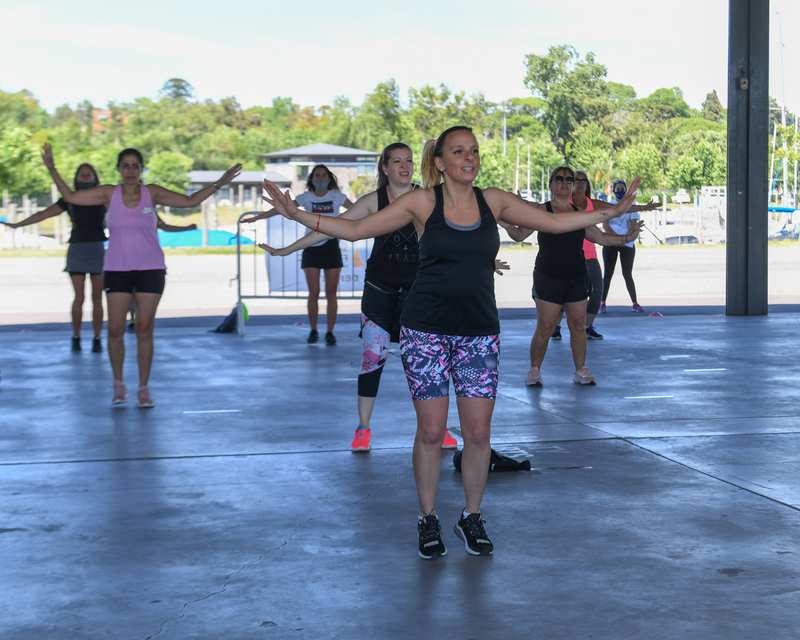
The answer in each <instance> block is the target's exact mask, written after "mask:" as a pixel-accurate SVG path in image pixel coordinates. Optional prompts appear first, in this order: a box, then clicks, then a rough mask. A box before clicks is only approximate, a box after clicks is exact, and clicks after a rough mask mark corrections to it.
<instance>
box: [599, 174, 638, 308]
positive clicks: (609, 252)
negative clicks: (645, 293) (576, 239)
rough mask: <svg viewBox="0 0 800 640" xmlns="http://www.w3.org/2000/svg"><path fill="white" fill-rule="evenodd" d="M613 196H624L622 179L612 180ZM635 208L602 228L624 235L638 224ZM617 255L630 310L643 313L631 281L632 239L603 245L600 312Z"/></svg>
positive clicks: (633, 249)
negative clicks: (628, 297) (603, 268)
mask: <svg viewBox="0 0 800 640" xmlns="http://www.w3.org/2000/svg"><path fill="white" fill-rule="evenodd" d="M611 188H612V190H613V191H614V197H615V198H616V199H617V201H619V200H621V199H622V198H624V197H625V193H626V192H627V190H628V186H627V185H626V184H625V181H624V180H614V184H613V185H612V187H611ZM637 211H638V210H637V209H633V208H632V209H631V210H630V211H628V212H626V213H625V215H622V216H620V217H619V218H617V219H615V220H614V222H613V224H610V221H606V222H604V223H603V228H604V229H605V231H606V233H611V234H614V235H618V236H625V235H626V234H628V233H630V230H631V229H633V228H634V227H635V226H636V225H638V224H639V214H638V213H637ZM617 256H619V260H620V263H621V264H622V277H623V278H625V287H626V288H627V289H628V295H629V296H630V298H631V304H632V305H633V306H632V307H631V311H633V312H634V313H644V309H642V307H641V305H640V304H639V301H638V300H637V299H636V283H635V282H634V281H633V261H634V259H635V258H636V245H635V244H634V242H633V241H631V242H626V243H624V244H623V245H622V246H618V247H617V246H615V247H603V266H604V267H605V271H606V273H605V276H604V277H603V300H602V302H601V303H600V313H605V312H606V299H607V298H608V290H609V289H610V288H611V278H613V277H614V270H615V269H616V268H617Z"/></svg>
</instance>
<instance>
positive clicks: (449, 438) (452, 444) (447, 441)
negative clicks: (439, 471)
mask: <svg viewBox="0 0 800 640" xmlns="http://www.w3.org/2000/svg"><path fill="white" fill-rule="evenodd" d="M442 449H458V441H457V440H456V439H455V438H454V437H453V434H452V433H450V432H449V431H448V430H447V429H445V430H444V438H442Z"/></svg>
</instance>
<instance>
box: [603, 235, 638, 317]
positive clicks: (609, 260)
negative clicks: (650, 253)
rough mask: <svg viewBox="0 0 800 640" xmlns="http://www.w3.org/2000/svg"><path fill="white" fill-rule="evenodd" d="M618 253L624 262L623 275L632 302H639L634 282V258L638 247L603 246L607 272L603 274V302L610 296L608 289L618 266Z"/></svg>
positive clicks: (604, 263)
mask: <svg viewBox="0 0 800 640" xmlns="http://www.w3.org/2000/svg"><path fill="white" fill-rule="evenodd" d="M617 254H619V256H620V262H621V263H622V277H623V278H625V286H626V287H627V289H628V295H629V296H630V297H631V302H632V303H633V304H637V300H636V285H635V284H634V282H633V260H634V258H635V257H636V247H603V266H604V267H605V270H606V273H605V275H604V276H603V302H605V301H606V298H608V290H609V288H610V287H611V278H612V277H613V276H614V269H615V268H616V267H617Z"/></svg>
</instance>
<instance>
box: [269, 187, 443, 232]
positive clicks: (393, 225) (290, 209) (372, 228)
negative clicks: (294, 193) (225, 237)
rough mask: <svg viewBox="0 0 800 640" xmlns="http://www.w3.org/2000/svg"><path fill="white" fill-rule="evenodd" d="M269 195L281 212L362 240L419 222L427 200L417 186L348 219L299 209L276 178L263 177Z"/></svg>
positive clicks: (317, 227) (315, 227) (323, 229)
mask: <svg viewBox="0 0 800 640" xmlns="http://www.w3.org/2000/svg"><path fill="white" fill-rule="evenodd" d="M264 188H265V189H266V191H267V195H266V196H264V199H265V200H266V201H267V202H268V203H269V204H270V205H272V206H273V207H274V208H275V209H277V210H278V211H279V212H280V213H281V215H283V216H286V217H287V218H289V219H291V220H295V221H297V222H299V223H300V224H302V225H304V226H306V227H308V228H309V229H312V230H314V231H319V232H321V233H323V234H325V235H327V236H332V237H334V238H341V239H342V240H350V241H356V240H362V239H364V238H374V237H375V236H380V235H383V234H385V233H391V232H392V231H397V230H398V229H402V228H403V227H404V226H406V225H407V224H408V223H409V222H415V223H418V222H419V220H418V215H419V212H421V211H424V210H425V205H426V204H428V200H427V197H426V195H425V191H424V190H419V189H418V190H416V191H411V192H409V193H406V194H405V195H403V196H400V197H399V198H398V199H397V200H395V201H394V202H393V203H392V204H390V205H389V206H388V207H386V208H385V209H383V210H382V211H380V212H378V213H376V214H375V215H372V216H367V217H366V218H362V219H361V220H348V219H346V218H344V217H343V216H338V217H332V216H323V215H320V214H318V213H308V212H307V211H303V210H302V209H300V208H299V207H298V206H297V205H296V204H295V203H294V202H292V199H291V198H290V197H289V196H288V195H287V194H285V193H283V192H282V191H281V190H280V187H278V185H276V184H275V183H274V182H270V181H269V180H264Z"/></svg>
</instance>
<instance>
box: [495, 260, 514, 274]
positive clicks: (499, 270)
mask: <svg viewBox="0 0 800 640" xmlns="http://www.w3.org/2000/svg"><path fill="white" fill-rule="evenodd" d="M509 269H511V266H510V265H509V264H508V263H507V262H506V261H505V260H495V261H494V272H495V273H496V274H497V275H498V276H502V275H503V271H508V270H509Z"/></svg>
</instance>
